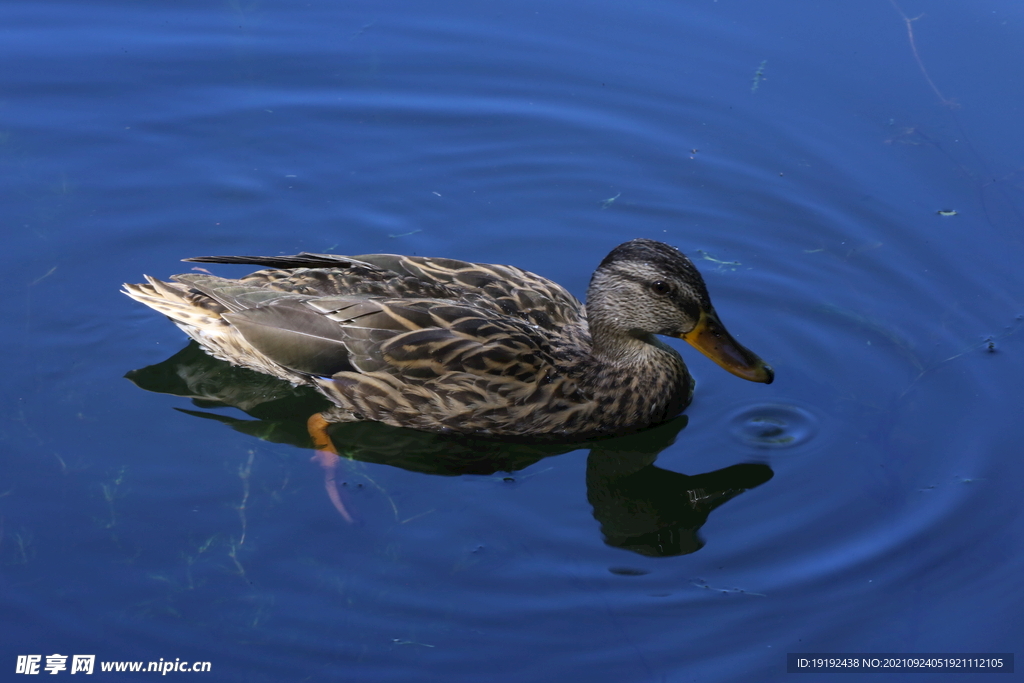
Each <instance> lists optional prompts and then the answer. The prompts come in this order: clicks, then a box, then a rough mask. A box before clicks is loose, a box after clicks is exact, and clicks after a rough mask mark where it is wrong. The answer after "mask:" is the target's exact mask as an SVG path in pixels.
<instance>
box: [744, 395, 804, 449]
mask: <svg viewBox="0 0 1024 683" xmlns="http://www.w3.org/2000/svg"><path fill="white" fill-rule="evenodd" d="M729 424H730V431H731V432H732V435H733V436H734V437H736V438H737V439H738V440H739V441H740V442H742V443H744V444H746V445H748V446H756V447H758V448H791V447H793V446H797V445H799V444H801V443H804V442H806V441H808V440H810V439H811V437H813V436H814V434H815V432H817V427H818V421H817V419H816V418H815V417H814V416H813V415H812V414H811V413H809V412H807V411H806V410H804V409H803V408H798V407H796V406H793V405H783V404H767V405H759V406H752V407H749V408H744V409H743V410H741V411H739V412H737V413H736V414H735V415H733V416H732V417H731V418H730V419H729Z"/></svg>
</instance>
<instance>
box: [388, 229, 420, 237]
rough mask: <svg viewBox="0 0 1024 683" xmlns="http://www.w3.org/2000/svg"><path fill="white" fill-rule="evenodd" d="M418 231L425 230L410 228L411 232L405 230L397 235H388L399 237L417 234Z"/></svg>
mask: <svg viewBox="0 0 1024 683" xmlns="http://www.w3.org/2000/svg"><path fill="white" fill-rule="evenodd" d="M418 232H423V231H422V230H410V231H409V232H403V233H399V234H397V235H388V237H390V238H391V239H397V238H399V237H408V236H409V235H415V234H416V233H418Z"/></svg>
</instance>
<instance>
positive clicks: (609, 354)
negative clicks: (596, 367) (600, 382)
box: [588, 316, 679, 367]
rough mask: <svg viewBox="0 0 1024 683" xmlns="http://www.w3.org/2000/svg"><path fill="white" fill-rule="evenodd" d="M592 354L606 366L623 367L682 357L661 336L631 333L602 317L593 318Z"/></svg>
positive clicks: (591, 329) (591, 330)
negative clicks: (659, 358) (667, 356)
mask: <svg viewBox="0 0 1024 683" xmlns="http://www.w3.org/2000/svg"><path fill="white" fill-rule="evenodd" d="M588 323H589V325H590V339H591V353H592V354H593V355H594V357H595V358H597V359H598V360H600V361H601V362H602V363H606V364H610V365H617V366H620V367H637V366H647V365H649V364H650V363H651V361H652V360H654V359H656V358H658V357H664V356H665V355H666V354H667V355H669V356H671V357H678V355H679V354H677V353H676V352H675V350H674V349H673V348H672V347H670V346H668V345H667V344H665V343H664V342H663V341H661V340H660V339H658V337H657V336H655V335H653V334H650V333H647V332H641V331H638V330H637V331H627V330H623V329H622V327H620V326H618V325H616V324H615V321H614V320H605V319H603V318H602V317H601V316H597V317H596V318H591V319H590V320H589V321H588Z"/></svg>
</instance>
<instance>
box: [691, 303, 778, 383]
mask: <svg viewBox="0 0 1024 683" xmlns="http://www.w3.org/2000/svg"><path fill="white" fill-rule="evenodd" d="M679 336H680V338H681V339H685V340H686V341H688V342H689V343H690V344H692V345H693V346H694V347H695V348H696V349H697V350H698V351H700V352H701V353H703V354H704V355H705V356H707V357H708V358H710V359H711V360H713V361H715V362H716V363H718V364H719V365H721V366H722V367H723V368H725V369H726V370H728V371H729V372H731V373H732V374H734V375H736V376H737V377H742V378H743V379H749V380H750V381H751V382H764V383H765V384H771V383H772V380H773V379H775V371H774V370H772V368H771V366H770V365H768V364H767V363H765V362H764V361H763V360H761V359H760V358H758V357H757V355H756V354H755V353H754V352H753V351H751V350H750V349H748V348H747V347H745V346H743V345H742V344H740V343H739V342H738V341H736V340H735V339H733V338H732V335H731V334H729V332H728V331H727V330H726V329H725V326H724V325H722V321H721V320H719V319H718V315H717V314H716V313H715V312H714V311H701V312H700V320H698V321H697V326H696V327H694V328H693V329H692V330H690V331H689V332H687V333H686V334H682V335H679Z"/></svg>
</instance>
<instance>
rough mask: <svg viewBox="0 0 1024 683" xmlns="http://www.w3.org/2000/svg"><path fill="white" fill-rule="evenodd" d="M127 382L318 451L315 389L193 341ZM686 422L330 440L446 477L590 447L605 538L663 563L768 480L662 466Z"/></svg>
mask: <svg viewBox="0 0 1024 683" xmlns="http://www.w3.org/2000/svg"><path fill="white" fill-rule="evenodd" d="M126 377H127V378H128V379H129V380H131V381H132V382H134V383H135V384H136V385H137V386H139V387H140V388H142V389H145V390H147V391H153V392H157V393H163V394H173V395H175V396H183V397H187V398H190V399H192V402H193V403H194V404H195V405H196V406H198V407H200V408H206V409H211V408H225V407H230V408H237V409H239V410H241V411H243V412H245V413H247V414H248V415H250V416H251V417H253V418H255V419H252V420H246V419H240V418H235V417H230V416H227V415H221V414H219V413H212V412H206V411H197V410H184V409H180V408H179V409H177V410H181V412H184V413H187V414H189V415H194V416H196V417H201V418H205V419H211V420H216V421H218V422H221V423H223V424H226V425H228V426H229V427H231V428H232V429H235V430H236V431H239V432H242V433H245V434H249V435H251V436H255V437H258V438H260V439H263V440H266V441H271V442H275V443H286V444H291V445H293V446H297V447H300V448H312V447H313V442H312V439H311V438H310V435H309V433H308V432H307V429H306V420H307V419H308V418H309V416H310V415H313V414H316V413H319V412H321V411H323V410H325V409H327V408H328V407H329V405H330V404H329V403H328V402H327V401H326V400H325V399H324V398H323V397H322V396H321V395H320V394H319V393H317V392H316V391H314V390H313V389H311V388H309V387H295V386H292V385H290V384H289V383H287V382H283V381H281V380H278V379H276V378H274V377H270V376H269V375H263V374H260V373H257V372H253V371H251V370H247V369H245V368H238V367H234V366H232V365H230V364H228V363H225V362H223V361H219V360H216V359H214V358H212V357H210V356H208V355H207V354H206V353H204V352H203V351H202V350H201V349H200V347H199V345H198V344H196V343H195V342H192V343H190V344H189V345H188V346H186V347H185V348H184V349H182V350H181V351H180V352H178V353H177V354H175V355H174V356H172V357H171V358H169V359H167V360H165V361H163V362H162V363H158V364H156V365H151V366H149V367H146V368H142V369H140V370H133V371H131V372H129V373H128V374H127V375H126ZM686 422H687V418H686V416H685V415H683V416H680V417H677V418H675V419H673V420H670V421H669V422H666V423H664V424H662V425H659V426H657V427H654V428H652V429H648V430H646V431H644V432H640V433H637V434H630V435H627V436H621V437H616V438H610V439H602V440H595V441H584V442H577V443H543V442H537V441H528V440H518V441H514V442H510V441H504V440H503V441H497V440H493V439H483V438H479V437H467V436H462V435H454V434H433V433H429V432H419V431H415V430H411V429H400V428H397V427H391V426H388V425H385V424H380V423H377V422H351V423H340V424H333V425H331V426H330V428H329V430H328V434H329V436H330V438H331V441H332V443H333V444H334V447H335V448H336V449H337V451H338V453H339V454H340V455H341V456H344V457H346V458H351V459H353V460H358V461H361V462H369V463H378V464H385V465H391V466H393V467H400V468H402V469H405V470H409V471H412V472H421V473H424V474H435V475H446V476H455V475H462V474H477V475H488V474H494V473H496V472H508V473H513V472H516V471H519V470H522V469H524V468H526V467H529V466H530V465H533V464H534V463H536V462H538V461H540V460H542V459H543V458H547V457H551V456H555V455H561V454H562V453H568V452H570V451H575V450H579V449H583V448H589V449H590V456H589V458H588V459H587V499H588V500H589V501H590V504H591V505H592V506H593V508H594V517H595V519H597V521H598V522H600V524H601V531H602V533H603V534H604V538H605V542H606V543H607V544H608V545H611V546H614V547H618V548H623V549H625V550H631V551H633V552H636V553H640V554H642V555H648V556H654V557H667V556H672V555H683V554H687V553H692V552H695V551H697V550H700V548H702V547H703V545H704V542H703V541H702V540H701V539H700V537H699V536H698V535H697V531H698V530H699V529H700V528H701V527H702V526H703V525H704V523H705V522H706V521H707V518H708V515H709V514H711V511H712V510H714V509H715V508H717V507H718V506H719V505H722V504H723V503H725V502H726V501H728V500H731V499H732V498H734V497H736V496H737V495H739V494H740V493H743V492H744V491H746V490H748V489H752V488H754V487H756V486H760V485H761V484H763V483H765V482H766V481H768V480H769V479H771V478H772V470H771V468H769V467H768V466H767V465H762V464H737V465H733V466H731V467H726V468H723V469H720V470H717V471H714V472H708V473H705V474H699V475H695V476H689V475H685V474H680V473H678V472H672V471H669V470H665V469H662V468H660V467H656V466H655V465H654V461H655V460H656V459H657V457H658V454H659V453H661V451H663V450H664V449H666V448H667V447H668V446H670V445H672V443H673V442H674V441H675V439H676V436H677V435H678V434H679V432H680V430H682V429H683V428H684V427H685V426H686ZM331 486H333V475H332V474H329V475H328V487H329V492H330V487H331ZM332 498H333V492H332ZM343 514H346V513H344V512H343ZM346 517H347V514H346Z"/></svg>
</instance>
